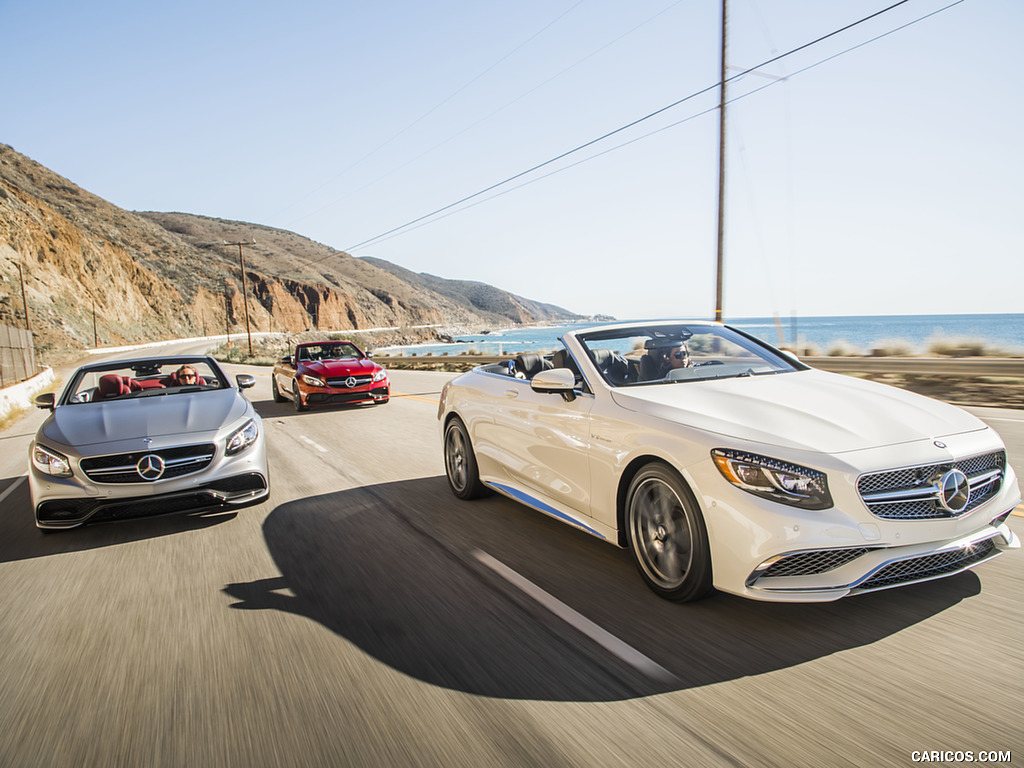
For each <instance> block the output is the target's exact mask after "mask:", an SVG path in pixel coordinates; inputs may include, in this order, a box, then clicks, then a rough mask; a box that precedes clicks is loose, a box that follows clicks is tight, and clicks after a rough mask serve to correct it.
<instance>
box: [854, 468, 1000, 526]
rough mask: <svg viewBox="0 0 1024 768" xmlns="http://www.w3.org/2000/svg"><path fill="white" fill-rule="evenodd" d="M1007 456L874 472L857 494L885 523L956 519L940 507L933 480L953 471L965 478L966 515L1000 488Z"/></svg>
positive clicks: (937, 490)
mask: <svg viewBox="0 0 1024 768" xmlns="http://www.w3.org/2000/svg"><path fill="white" fill-rule="evenodd" d="M1005 467H1006V453H1005V452H1004V451H995V452H993V453H985V454H981V455H979V456H971V457H969V458H966V459H960V460H957V461H945V462H936V463H934V464H922V465H920V466H916V467H906V468H903V469H895V470H891V471H888V472H873V473H871V474H868V475H864V476H862V477H861V478H860V480H858V481H857V490H858V492H859V493H860V497H861V499H862V500H863V501H864V503H865V504H866V505H867V507H868V509H869V510H870V511H871V513H872V514H873V515H875V516H876V517H880V518H883V519H886V520H934V519H937V518H949V517H956V516H958V515H954V514H953V513H952V512H950V511H948V510H947V509H945V508H944V507H943V506H942V505H941V504H940V503H939V493H940V491H939V488H938V486H937V484H936V483H935V482H934V478H936V477H938V476H941V475H942V474H944V473H945V472H948V471H950V470H952V469H958V470H960V471H961V472H963V473H964V474H965V475H967V477H968V479H969V481H970V486H971V493H970V498H969V500H968V502H967V506H966V508H965V509H964V510H963V511H961V512H960V513H959V514H960V515H963V514H967V513H968V512H970V511H971V510H972V509H974V508H976V507H978V506H980V505H981V504H984V503H985V502H986V501H988V499H989V498H991V497H992V496H993V495H995V493H996V492H997V491H998V490H999V487H1000V486H1001V485H1002V480H1003V476H1004V474H1005Z"/></svg>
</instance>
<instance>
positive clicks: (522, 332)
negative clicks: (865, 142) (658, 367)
mask: <svg viewBox="0 0 1024 768" xmlns="http://www.w3.org/2000/svg"><path fill="white" fill-rule="evenodd" d="M726 323H727V324H728V325H732V326H734V327H736V328H739V329H741V330H743V331H746V332H747V333H749V334H751V335H753V336H756V337H758V338H759V339H762V340H763V341H766V342H768V343H769V344H772V345H774V346H787V347H790V348H793V349H806V348H808V347H810V348H812V349H813V350H816V351H817V352H818V353H820V354H828V353H829V352H830V351H831V350H832V349H834V348H836V347H843V348H845V349H847V350H850V351H852V352H857V351H859V352H861V353H863V354H870V352H871V350H872V349H875V348H877V347H881V346H890V347H891V346H893V345H894V343H895V342H899V343H900V345H901V346H904V347H908V348H909V350H910V351H911V352H912V353H917V354H922V353H926V352H927V351H928V348H929V347H930V346H931V345H932V344H933V343H934V342H936V341H945V342H952V341H980V342H983V343H984V344H985V346H986V347H989V348H992V349H997V350H1002V351H1004V352H1006V353H1010V354H1014V353H1015V354H1022V353H1024V314H991V315H987V314H980V315H864V316H847V317H785V318H779V320H778V322H776V319H775V318H772V317H748V318H735V319H731V318H727V319H726ZM596 325H607V323H577V324H571V325H552V326H530V327H526V328H512V329H509V330H495V331H492V332H491V333H488V334H482V335H461V336H458V337H456V343H454V344H425V345H418V346H415V347H392V348H388V349H381V350H379V351H380V352H386V353H388V354H397V353H398V352H399V351H403V352H404V353H405V354H417V355H425V354H432V355H443V354H449V355H458V354H464V353H466V352H475V353H478V354H481V355H499V354H519V353H520V352H550V351H553V350H555V349H558V348H559V347H561V342H559V341H558V337H559V336H561V335H562V334H563V333H565V332H566V331H568V330H572V329H578V328H584V327H593V326H596ZM780 334H781V337H780Z"/></svg>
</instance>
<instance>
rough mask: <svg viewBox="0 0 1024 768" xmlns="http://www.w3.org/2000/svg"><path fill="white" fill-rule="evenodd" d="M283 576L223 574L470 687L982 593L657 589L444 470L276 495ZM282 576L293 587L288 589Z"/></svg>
mask: <svg viewBox="0 0 1024 768" xmlns="http://www.w3.org/2000/svg"><path fill="white" fill-rule="evenodd" d="M263 530H264V536H265V539H266V542H267V544H268V547H269V550H270V553H271V555H272V556H273V558H274V560H275V562H276V564H277V566H278V568H279V569H280V574H281V575H280V576H276V575H275V576H274V577H273V578H268V579H263V580H256V581H253V582H247V583H238V584H230V585H228V586H227V587H225V589H224V591H225V592H226V593H227V594H228V595H229V596H231V597H233V598H235V599H236V600H237V601H238V602H235V603H233V604H231V607H232V608H235V609H239V610H280V611H287V612H291V613H295V614H298V615H302V616H305V617H308V618H311V619H313V620H315V621H317V622H319V623H320V624H322V625H323V626H325V627H326V628H328V629H330V630H331V631H333V632H335V633H337V634H338V635H340V636H341V637H344V638H346V639H347V640H348V641H350V642H352V643H354V644H355V645H357V646H358V647H359V648H361V649H362V650H363V651H364V652H366V653H367V654H370V655H371V656H373V657H375V658H377V659H378V660H380V661H381V662H383V663H385V664H388V665H390V666H391V667H393V668H394V669H396V670H399V671H400V672H402V673H404V674H407V675H410V676H413V677H415V678H418V679H421V680H423V681H424V682H427V683H430V684H433V685H438V686H444V687H448V688H452V689H456V690H460V691H465V692H467V693H471V694H477V695H484V696H490V697H499V698H513V699H519V698H521V699H538V700H551V701H569V700H571V701H613V700H621V699H627V698H635V697H638V696H648V695H652V694H656V693H661V692H665V691H670V690H679V689H686V688H693V687H698V686H704V685H710V684H713V683H719V682H723V681H727V680H734V679H736V678H740V677H744V676H750V675H758V674H763V673H766V672H771V671H773V670H778V669H782V668H786V667H791V666H794V665H798V664H802V663H804V662H807V661H810V660H813V659H817V658H821V657H825V656H828V655H830V654H834V653H836V652H839V651H844V650H848V649H851V648H857V647H860V646H865V645H869V644H871V643H875V642H877V641H879V640H881V639H883V638H886V637H888V636H890V635H893V634H895V633H897V632H900V631H902V630H904V629H906V628H907V627H909V626H912V625H914V624H916V623H918V622H921V621H924V620H926V619H928V618H929V617H932V616H934V615H936V614H938V613H940V612H942V611H945V610H947V609H948V608H950V607H951V606H954V605H956V604H957V603H958V602H960V601H961V600H964V599H966V598H969V597H971V596H973V595H976V594H978V593H979V592H980V581H979V579H978V577H977V576H975V575H974V574H973V573H966V574H961V575H959V576H954V577H951V578H948V579H942V580H940V581H936V582H929V583H925V584H919V585H914V586H909V587H904V588H901V589H896V590H889V591H886V592H879V593H875V594H870V595H863V596H858V597H853V598H847V599H845V600H841V601H838V602H835V603H826V604H805V605H788V604H770V603H760V602H756V601H751V600H745V599H741V598H737V597H733V596H729V595H722V594H719V595H715V596H714V597H712V598H710V599H708V600H704V601H701V602H699V603H694V604H689V605H678V604H674V603H670V602H667V601H664V600H661V599H660V598H658V597H657V596H655V595H654V594H653V593H652V592H650V591H649V590H648V589H647V588H646V586H644V584H643V583H642V581H641V580H640V578H639V576H638V575H637V574H636V572H635V570H634V568H633V566H632V563H631V561H630V559H629V556H628V554H627V553H626V552H624V551H622V550H619V549H617V548H615V547H612V546H609V545H608V544H605V543H602V542H600V541H598V540H596V539H594V538H591V537H590V536H588V535H586V534H584V533H581V532H579V531H576V530H573V529H571V528H569V527H568V526H565V525H563V524H561V523H558V522H556V521H554V520H551V519H549V518H547V517H545V516H543V515H541V514H539V513H537V512H534V511H532V510H529V509H527V508H526V507H523V506H522V505H519V504H516V503H514V502H511V501H509V500H507V499H505V498H503V497H499V496H494V497H490V498H487V499H482V500H479V501H476V502H470V503H467V502H460V501H458V500H456V499H454V497H452V496H451V494H450V493H449V491H448V488H447V485H446V482H445V480H444V478H443V477H432V478H424V479H416V480H409V481H403V482H396V483H388V484H382V485H376V486H368V487H363V488H357V489H353V490H349V491H344V492H339V493H333V494H328V495H323V496H317V497H310V498H306V499H300V500H296V501H293V502H290V503H287V504H283V505H281V506H279V507H277V508H276V509H274V510H273V511H272V512H271V514H270V515H269V516H268V517H267V518H266V520H265V522H264V527H263ZM479 552H486V553H487V554H488V555H489V556H490V557H493V558H495V559H497V560H499V561H500V562H502V563H504V564H505V565H506V566H508V567H509V568H511V569H513V570H514V571H516V572H517V573H519V574H520V575H522V576H523V577H525V578H527V579H529V580H530V581H531V582H533V583H534V584H535V585H537V586H538V587H540V588H541V589H543V590H544V591H545V592H547V593H548V594H549V595H552V596H554V597H555V598H556V599H557V600H559V601H561V602H562V603H564V604H565V605H567V606H569V607H571V608H572V609H573V610H574V611H576V612H578V613H579V614H582V615H583V616H584V617H586V618H587V619H589V620H590V621H591V622H594V623H595V624H597V625H598V626H600V627H601V628H603V629H604V630H605V631H607V632H609V633H611V635H613V636H615V637H616V638H618V639H619V640H621V641H623V642H624V643H626V644H628V645H629V646H632V648H633V649H635V650H636V651H639V652H640V653H641V654H643V655H645V656H646V657H648V658H649V659H651V660H653V661H654V662H656V664H658V665H661V666H662V667H663V668H665V669H667V670H668V671H669V672H670V673H671V674H672V675H673V676H674V679H672V680H671V682H665V681H664V680H658V679H653V678H651V677H648V676H647V675H646V674H645V673H644V672H642V671H639V670H638V669H635V668H633V667H632V666H630V665H629V664H627V663H626V662H625V661H623V660H622V659H621V658H618V657H617V656H615V655H613V654H612V653H610V652H609V651H607V650H605V648H603V647H601V646H599V645H598V644H597V643H596V642H594V641H593V640H591V639H590V638H589V637H586V636H584V635H583V634H580V633H579V632H577V630H575V629H573V628H571V627H570V626H569V625H568V624H567V623H566V622H564V621H563V620H561V619H559V618H556V617H555V616H554V615H553V614H551V613H549V612H548V611H547V610H546V609H544V608H542V607H541V606H540V605H539V603H537V602H536V601H535V600H534V599H533V598H531V597H529V596H528V595H526V594H525V593H524V592H522V591H521V590H520V589H519V588H518V587H515V586H513V585H512V584H511V583H509V582H507V581H505V580H504V579H503V578H501V577H500V576H498V575H497V574H496V573H495V572H494V571H493V570H491V569H490V568H488V567H486V566H485V565H483V563H482V562H481V560H480V559H479V557H478V556H477V553H479ZM289 591H290V592H289Z"/></svg>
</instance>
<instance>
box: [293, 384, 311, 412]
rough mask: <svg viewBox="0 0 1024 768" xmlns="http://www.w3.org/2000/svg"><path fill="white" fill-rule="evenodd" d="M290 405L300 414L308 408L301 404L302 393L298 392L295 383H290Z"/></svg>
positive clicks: (297, 385)
mask: <svg viewBox="0 0 1024 768" xmlns="http://www.w3.org/2000/svg"><path fill="white" fill-rule="evenodd" d="M292 405H294V406H295V410H296V411H299V412H300V413H301V412H302V411H305V410H307V409H308V406H306V405H303V404H302V393H300V392H299V382H297V381H295V382H292Z"/></svg>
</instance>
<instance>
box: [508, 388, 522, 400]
mask: <svg viewBox="0 0 1024 768" xmlns="http://www.w3.org/2000/svg"><path fill="white" fill-rule="evenodd" d="M505 397H507V398H509V399H510V400H515V399H516V398H517V397H519V390H518V389H506V390H505Z"/></svg>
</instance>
